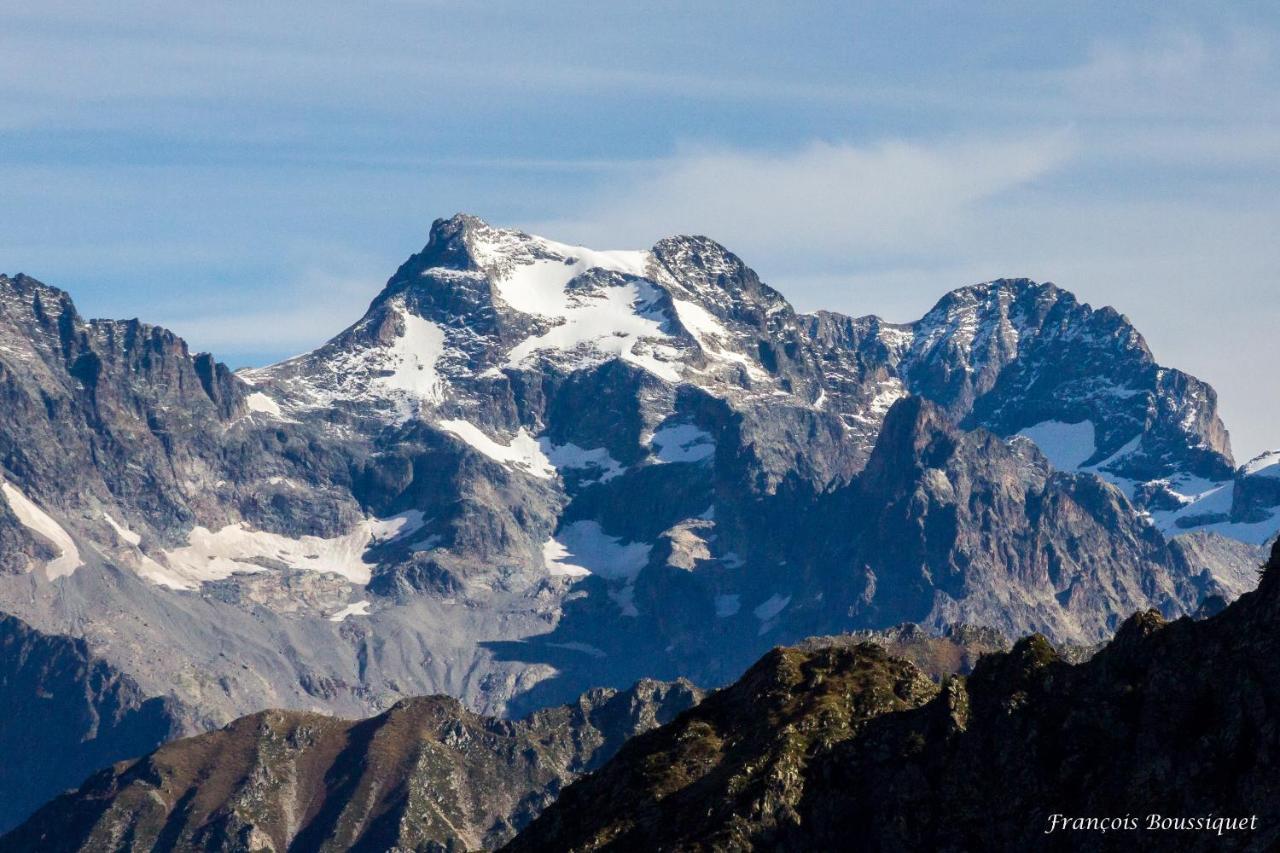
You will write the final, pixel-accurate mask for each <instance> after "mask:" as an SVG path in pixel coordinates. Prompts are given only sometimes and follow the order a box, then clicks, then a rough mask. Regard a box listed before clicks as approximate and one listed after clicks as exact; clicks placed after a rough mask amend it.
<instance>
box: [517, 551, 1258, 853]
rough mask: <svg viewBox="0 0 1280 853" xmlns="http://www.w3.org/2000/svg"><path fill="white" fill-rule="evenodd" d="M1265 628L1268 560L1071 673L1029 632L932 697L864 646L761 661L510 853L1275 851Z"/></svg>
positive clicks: (622, 761) (567, 795) (577, 795)
mask: <svg viewBox="0 0 1280 853" xmlns="http://www.w3.org/2000/svg"><path fill="white" fill-rule="evenodd" d="M1278 617H1280V544H1278V545H1277V546H1276V547H1275V548H1274V550H1273V551H1272V556H1271V562H1270V565H1269V566H1268V567H1267V569H1266V574H1265V575H1264V576H1263V578H1262V582H1261V583H1260V585H1259V586H1258V589H1257V590H1256V591H1255V592H1250V593H1246V594H1245V595H1243V596H1242V597H1241V598H1240V600H1239V601H1237V602H1236V603H1234V604H1232V605H1231V606H1229V607H1228V608H1226V609H1225V610H1224V611H1223V612H1222V613H1220V614H1218V615H1217V616H1214V617H1211V618H1208V619H1205V620H1203V621H1193V620H1191V619H1188V618H1183V619H1179V620H1177V621H1175V622H1166V621H1165V620H1164V619H1163V618H1161V616H1160V615H1159V614H1158V613H1156V612H1154V611H1148V612H1145V613H1139V614H1136V615H1134V616H1133V617H1131V618H1130V619H1128V620H1127V621H1126V622H1125V623H1124V625H1123V626H1122V627H1121V629H1120V631H1119V632H1118V633H1117V635H1116V637H1115V639H1114V640H1112V641H1111V643H1110V644H1108V645H1107V646H1106V647H1105V648H1103V649H1102V650H1101V651H1100V652H1098V653H1097V654H1096V655H1095V656H1094V657H1092V658H1091V659H1090V660H1089V661H1088V662H1086V663H1082V664H1078V665H1072V664H1069V663H1067V662H1066V661H1064V660H1062V659H1061V658H1060V657H1059V656H1058V655H1057V653H1055V652H1054V650H1053V648H1052V647H1051V646H1050V645H1049V644H1048V642H1046V641H1045V639H1044V638H1043V637H1041V636H1038V635H1037V636H1031V637H1028V638H1026V639H1024V640H1022V641H1020V642H1019V643H1018V644H1017V645H1016V646H1015V647H1014V648H1013V649H1012V650H1011V651H1009V652H1007V653H1000V654H992V655H989V656H987V657H984V658H982V659H981V660H980V661H979V662H978V665H977V667H976V668H975V670H974V672H973V674H972V675H971V676H969V677H968V678H958V679H953V680H949V681H947V682H945V683H943V684H942V685H940V686H939V685H935V684H934V683H933V682H931V681H930V680H928V679H926V678H923V677H922V676H921V675H920V673H919V672H918V671H917V670H915V668H914V667H912V666H911V665H909V664H907V663H905V662H902V661H898V660H895V659H893V658H891V657H889V656H887V655H886V654H885V652H884V651H883V650H882V649H881V648H880V647H878V646H873V645H868V644H863V645H854V646H851V647H845V648H823V649H819V650H816V651H804V650H800V649H777V650H774V651H773V652H771V653H770V654H768V655H767V656H766V657H765V658H764V659H762V660H761V661H760V662H759V663H758V664H756V665H755V666H754V667H752V669H751V670H749V671H748V672H747V674H746V675H744V676H743V677H742V678H741V679H740V680H739V681H738V682H737V683H735V684H734V685H733V686H731V687H729V688H726V689H725V690H722V691H719V692H717V693H715V694H713V695H712V696H710V697H709V698H707V699H706V700H705V701H704V702H702V703H701V704H700V705H698V706H697V707H696V708H694V709H693V710H692V711H689V712H688V713H686V714H684V715H682V716H681V717H679V718H678V719H677V720H675V721H674V722H673V723H671V724H669V725H667V726H664V727H662V728H659V729H656V730H654V731H652V732H649V733H647V734H645V735H641V736H638V737H636V738H635V739H634V740H633V741H631V742H630V743H628V744H627V745H626V746H625V747H624V748H623V749H622V750H621V751H620V752H619V753H618V754H617V756H616V757H615V758H614V759H613V760H612V761H611V762H609V763H608V764H606V765H605V766H604V767H603V768H602V769H601V770H600V771H598V772H596V773H594V774H592V775H591V776H589V777H586V778H585V779H583V780H581V781H579V782H577V783H575V784H574V785H571V786H570V787H568V788H567V789H566V790H565V792H564V793H563V794H562V795H561V796H560V798H559V799H558V800H557V801H556V803H555V804H554V805H553V806H551V807H550V808H549V809H547V810H546V811H545V812H543V814H542V815H541V816H540V817H539V818H538V819H537V820H536V821H534V823H533V824H531V825H530V826H529V828H528V829H526V830H525V831H524V832H522V833H521V834H520V835H519V836H517V837H516V839H515V840H514V841H513V842H512V843H511V844H509V845H508V846H507V847H506V848H504V849H506V850H510V851H523V850H566V851H567V850H640V849H647V850H651V849H662V850H712V849H716V850H726V849H734V850H751V849H760V850H835V849H845V848H847V847H848V845H849V844H850V843H851V842H852V841H854V840H856V843H857V845H858V847H859V849H865V850H872V851H874V850H893V851H910V850H921V851H924V850H929V851H933V850H990V851H1023V850H1031V849H1035V850H1064V851H1065V850H1120V849H1125V850H1135V849H1136V850H1167V849H1178V850H1272V849H1275V848H1276V846H1277V844H1280V830H1277V828H1276V827H1275V826H1274V825H1273V824H1272V823H1271V822H1270V820H1269V818H1270V817H1271V816H1273V815H1275V814H1276V813H1277V809H1280V801H1277V794H1276V789H1275V786H1274V785H1273V784H1272V780H1273V779H1274V778H1275V774H1276V766H1275V765H1276V756H1277V754H1280V726H1277V725H1276V721H1275V717H1274V714H1272V713H1270V711H1269V709H1270V708H1272V707H1275V703H1276V702H1277V701H1280V630H1277V625H1278V624H1280V622H1278V621H1277V618H1278ZM1054 815H1057V816H1058V818H1059V819H1060V820H1061V819H1064V818H1065V819H1066V820H1067V821H1068V823H1067V824H1066V826H1065V828H1064V827H1063V826H1062V825H1056V826H1055V824H1053V823H1052V819H1053V816H1054ZM1152 815H1155V816H1156V821H1157V823H1156V825H1155V827H1154V828H1152V825H1151V823H1150V821H1151V820H1152V818H1151V816H1152ZM1088 818H1092V819H1094V820H1095V821H1096V820H1098V819H1102V818H1105V819H1108V821H1109V823H1108V824H1107V828H1108V829H1109V830H1110V831H1108V832H1104V831H1099V829H1097V828H1096V827H1095V828H1093V829H1088V828H1083V827H1085V826H1086V824H1085V823H1084V821H1085V820H1086V819H1088ZM1126 820H1129V821H1131V823H1125V821H1126ZM1110 821H1114V823H1110ZM1049 830H1053V831H1052V832H1050V831H1049Z"/></svg>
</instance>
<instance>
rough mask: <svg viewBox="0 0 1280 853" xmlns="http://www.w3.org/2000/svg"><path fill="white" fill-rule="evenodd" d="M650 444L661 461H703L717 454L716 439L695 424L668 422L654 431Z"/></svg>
mask: <svg viewBox="0 0 1280 853" xmlns="http://www.w3.org/2000/svg"><path fill="white" fill-rule="evenodd" d="M649 444H650V446H651V447H653V449H654V450H655V451H656V452H655V454H654V455H655V457H656V458H657V460H658V461H659V462H701V461H702V460H704V459H709V458H711V457H712V456H714V455H715V452H716V444H715V439H714V438H712V437H711V434H710V433H708V432H706V431H705V430H702V429H699V428H698V427H696V426H694V425H693V424H668V425H666V426H663V427H662V428H661V429H659V430H657V431H656V432H654V434H653V436H652V438H650V439H649Z"/></svg>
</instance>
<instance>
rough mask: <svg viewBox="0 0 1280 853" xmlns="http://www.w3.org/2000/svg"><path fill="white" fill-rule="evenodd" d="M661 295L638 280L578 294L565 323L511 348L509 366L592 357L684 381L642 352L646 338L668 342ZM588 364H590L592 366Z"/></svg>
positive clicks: (670, 367) (565, 311) (665, 364)
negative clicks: (558, 356)
mask: <svg viewBox="0 0 1280 853" xmlns="http://www.w3.org/2000/svg"><path fill="white" fill-rule="evenodd" d="M657 299H658V291H657V290H656V289H655V288H654V287H653V285H651V284H649V283H648V282H646V281H641V280H638V279H632V280H628V281H626V282H625V283H622V284H619V285H616V286H611V287H605V288H602V289H601V290H599V291H596V292H591V293H584V294H575V295H574V297H573V302H572V304H571V305H566V306H565V307H564V308H563V309H562V313H561V314H560V317H561V319H562V322H560V323H559V324H557V325H555V326H552V327H551V328H550V329H548V330H547V331H546V332H544V333H542V334H540V335H534V336H532V337H529V338H526V339H525V340H523V341H521V342H520V343H519V344H516V345H515V346H514V347H512V349H511V351H510V353H508V356H507V364H506V366H507V367H510V368H514V367H518V366H519V365H520V364H521V362H523V361H524V360H525V359H527V358H529V357H531V356H533V355H534V354H536V353H538V352H541V351H545V350H550V351H553V352H558V353H575V352H582V353H584V354H587V355H589V356H591V357H593V358H597V359H598V358H599V357H601V356H604V357H610V356H613V357H617V358H620V359H622V360H623V361H625V362H628V363H629V364H634V365H635V366H637V367H639V368H641V369H643V370H647V371H649V372H650V373H653V374H654V375H656V376H659V377H661V378H663V379H665V380H667V381H669V382H676V381H678V380H679V378H680V374H679V372H678V371H677V370H676V366H675V365H674V364H671V363H669V362H666V361H662V360H660V359H658V358H656V357H655V356H654V354H653V353H652V352H645V351H643V350H642V348H641V346H640V344H641V342H642V339H655V338H657V339H660V338H665V337H668V336H667V335H666V334H665V333H664V332H663V331H662V322H663V316H662V314H661V312H660V311H659V310H658V308H657V306H656V302H657ZM588 363H589V362H588Z"/></svg>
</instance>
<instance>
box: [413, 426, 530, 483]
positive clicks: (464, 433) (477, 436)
mask: <svg viewBox="0 0 1280 853" xmlns="http://www.w3.org/2000/svg"><path fill="white" fill-rule="evenodd" d="M438 426H439V427H440V428H441V429H443V430H444V431H446V432H449V433H452V434H453V435H456V436H457V437H458V438H460V439H462V440H463V441H464V442H466V443H467V444H469V445H470V446H471V447H473V448H474V449H476V450H478V451H480V452H481V453H483V454H484V455H485V456H488V457H489V458H490V459H493V460H494V461H497V462H501V463H503V464H504V465H511V466H512V467H514V468H517V469H519V470H521V471H523V472H525V473H526V474H530V475H532V476H534V477H539V478H541V479H544V480H549V479H551V478H552V477H554V476H555V475H556V469H555V466H554V465H552V464H551V460H549V459H548V458H547V457H546V454H544V453H543V452H542V447H541V446H540V445H539V444H538V441H537V439H535V438H534V437H533V436H531V435H530V434H529V433H528V432H527V431H526V430H525V428H524V427H520V429H519V430H517V432H516V434H515V437H514V438H512V439H511V443H510V444H499V443H498V442H497V441H494V440H493V439H492V438H490V437H489V436H487V435H485V434H484V433H483V432H482V431H481V430H480V428H479V427H478V426H476V425H475V424H473V423H471V422H470V421H463V420H447V421H440V422H439V424H438Z"/></svg>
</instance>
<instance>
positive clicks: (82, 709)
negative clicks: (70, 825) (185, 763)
mask: <svg viewBox="0 0 1280 853" xmlns="http://www.w3.org/2000/svg"><path fill="white" fill-rule="evenodd" d="M0 708H3V709H4V723H3V724H2V725H0V755H3V756H4V760H3V761H0V790H3V791H4V792H5V795H4V797H3V798H0V832H4V831H7V830H9V829H11V828H12V827H14V826H15V825H16V824H17V823H18V822H20V821H21V820H22V819H23V818H25V817H27V816H28V815H29V814H30V813H31V812H32V811H33V810H34V809H35V808H36V807H37V806H39V805H40V804H42V803H43V802H45V801H46V800H48V799H49V798H50V797H52V796H54V795H55V794H57V793H59V792H61V791H64V790H66V789H67V788H70V787H71V786H73V785H76V784H79V782H80V781H81V780H83V779H84V777H85V776H86V775H88V773H89V772H91V771H93V770H96V769H98V768H99V767H102V766H103V765H106V764H109V763H111V762H112V761H116V760H119V759H120V758H123V757H125V756H131V755H139V754H142V753H145V752H149V751H150V750H152V749H154V748H155V747H157V746H159V745H160V744H162V743H164V742H165V741H167V740H169V739H170V738H171V737H173V736H174V735H175V734H177V733H178V732H180V731H182V729H183V727H184V723H185V720H186V715H185V713H184V711H183V709H182V708H180V707H178V706H177V705H176V704H175V703H174V702H173V701H172V700H168V699H163V698H159V697H154V698H152V697H148V696H147V695H146V694H144V693H143V692H142V691H141V690H140V689H139V688H138V686H137V684H135V683H134V682H133V681H132V680H131V679H130V678H129V677H128V676H127V675H124V674H122V673H121V672H120V671H119V670H117V669H115V668H114V667H112V666H111V665H110V664H108V663H106V662H105V661H102V660H98V659H95V658H94V656H93V655H92V654H90V652H89V651H88V649H87V648H86V647H85V644H84V642H83V641H82V640H74V639H71V638H69V637H50V636H47V635H44V634H41V633H40V632H38V631H35V630H33V629H32V628H31V627H30V626H29V625H26V624H24V623H23V622H21V621H20V620H18V619H14V618H13V617H12V616H0Z"/></svg>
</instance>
